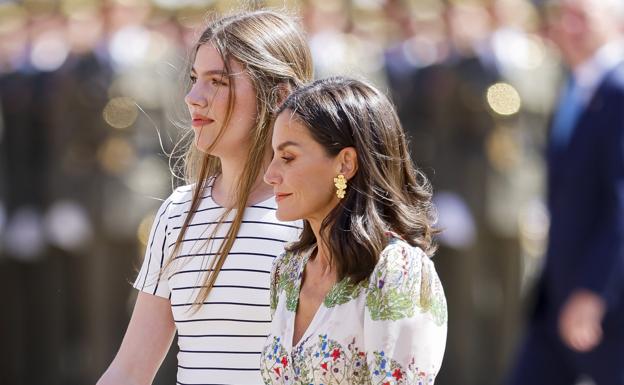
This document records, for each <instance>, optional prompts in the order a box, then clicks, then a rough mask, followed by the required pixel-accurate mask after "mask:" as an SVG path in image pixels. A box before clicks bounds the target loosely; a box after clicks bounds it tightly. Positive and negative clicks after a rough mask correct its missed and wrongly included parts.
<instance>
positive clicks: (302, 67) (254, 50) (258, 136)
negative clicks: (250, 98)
mask: <svg viewBox="0 0 624 385" xmlns="http://www.w3.org/2000/svg"><path fill="white" fill-rule="evenodd" d="M204 44H212V45H214V47H215V48H216V49H217V51H218V52H219V54H220V55H221V57H222V59H223V62H224V64H225V70H226V74H225V75H224V76H228V75H229V74H230V73H231V65H230V63H231V62H232V61H236V62H238V63H240V64H242V66H243V67H244V69H245V71H246V73H247V75H249V77H250V79H251V82H252V84H253V87H254V90H255V92H256V96H257V103H258V107H257V116H256V123H255V125H254V127H253V128H252V130H251V132H250V138H251V141H250V143H252V145H251V147H250V148H249V155H248V157H247V159H246V161H245V166H244V171H243V174H242V175H241V177H240V178H239V182H238V186H237V188H236V191H237V195H236V204H235V205H234V207H231V208H227V209H226V210H225V212H224V214H223V215H222V216H221V218H220V221H219V222H220V223H219V224H218V225H217V226H216V227H215V229H214V231H213V232H212V236H210V237H209V239H211V238H212V237H213V236H214V234H216V232H217V229H218V227H219V226H220V225H221V222H222V221H223V220H224V218H226V217H227V216H228V215H229V214H230V213H231V212H232V211H233V210H236V212H235V217H234V219H233V220H232V223H231V225H230V227H229V228H228V230H227V234H226V235H225V239H224V241H223V242H222V243H221V245H220V247H219V249H218V251H217V253H216V256H215V257H214V258H212V260H211V262H210V266H209V273H208V274H207V276H206V279H205V281H204V282H203V284H202V289H201V290H200V291H199V293H198V295H197V297H196V298H195V301H194V306H195V309H197V306H198V305H201V304H202V303H203V302H204V301H205V299H206V298H207V297H208V295H209V293H210V291H211V290H212V287H213V285H214V282H215V280H216V279H217V276H218V274H219V272H220V270H221V268H222V266H223V264H224V263H225V260H226V258H227V256H228V254H229V252H230V251H231V249H232V246H233V245H234V241H235V240H236V235H237V234H238V231H239V229H240V226H241V223H242V219H243V215H244V213H245V208H246V206H247V203H248V202H247V201H248V199H249V195H250V193H251V191H252V189H253V187H254V183H255V181H256V180H257V178H258V175H260V174H261V173H262V172H264V169H265V168H266V166H267V161H266V159H267V153H268V152H269V151H270V141H271V134H272V127H273V122H274V120H275V112H276V110H277V109H278V107H279V104H280V102H281V101H282V100H283V99H284V97H285V95H286V94H287V93H289V92H290V91H292V90H294V89H296V88H298V87H301V86H302V85H303V84H305V83H306V82H309V81H310V80H311V79H312V74H313V67H312V57H311V54H310V50H309V47H308V45H307V42H306V39H305V36H304V34H303V33H302V31H301V29H300V27H299V25H298V23H297V22H296V21H295V20H294V18H292V17H290V16H288V15H286V14H284V13H280V12H276V11H270V10H259V11H245V12H237V13H235V14H233V15H229V16H225V17H221V18H219V19H216V20H214V21H212V22H210V23H209V24H208V26H207V27H206V29H205V30H204V31H203V33H202V34H201V36H200V37H199V40H198V42H197V44H196V45H195V48H194V50H193V55H192V57H191V60H190V63H189V68H188V72H190V67H191V66H192V63H193V62H194V61H195V56H196V54H197V50H198V49H199V47H200V46H202V45H204ZM234 81H235V79H234V78H233V77H230V82H229V90H230V100H229V102H228V109H227V115H226V119H225V124H224V125H223V127H222V129H221V131H220V132H219V133H218V134H217V138H216V139H215V141H214V143H213V144H212V146H211V148H212V147H213V146H214V145H216V143H217V142H218V140H219V138H220V137H221V136H222V135H223V132H224V131H225V130H227V129H228V124H229V121H230V118H231V114H232V110H233V107H234V104H235V103H236V95H235V92H234ZM186 146H187V149H186V151H185V153H186V154H185V155H184V156H183V158H182V159H183V161H184V164H183V167H182V168H183V170H184V176H183V179H184V180H185V182H186V183H189V184H193V183H194V187H193V195H192V201H191V207H190V209H189V214H188V215H187V216H186V218H185V219H184V223H183V225H182V228H181V230H180V233H179V235H178V237H177V240H176V242H175V246H174V249H173V252H172V254H171V257H170V259H169V261H168V262H167V264H166V265H165V267H164V269H167V268H169V267H170V266H171V263H172V261H173V260H174V259H175V256H176V255H178V253H179V252H180V249H181V246H182V241H183V240H184V236H185V234H186V231H187V229H188V227H189V224H190V223H191V220H192V219H193V216H194V213H195V211H196V210H197V208H198V207H199V204H200V203H201V200H202V199H201V198H202V191H203V190H204V188H205V187H206V183H207V181H209V180H210V179H211V178H212V177H215V176H218V175H219V174H220V173H221V164H220V161H219V159H218V158H217V157H215V156H212V155H210V154H209V152H210V149H211V148H210V149H208V150H207V151H206V152H202V151H199V150H198V149H197V148H196V147H195V145H194V144H193V142H192V141H191V142H189V143H187V144H186ZM209 242H210V241H209Z"/></svg>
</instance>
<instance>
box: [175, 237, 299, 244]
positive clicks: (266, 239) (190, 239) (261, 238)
mask: <svg viewBox="0 0 624 385" xmlns="http://www.w3.org/2000/svg"><path fill="white" fill-rule="evenodd" d="M213 239H214V240H217V239H227V237H212V238H209V237H204V238H186V239H183V240H182V242H191V241H208V240H213ZM236 239H237V240H238V239H256V240H260V241H272V242H281V243H286V242H288V241H285V240H283V239H277V238H268V237H251V236H246V235H245V236H237V237H236ZM174 245H175V242H174V243H171V244H170V245H169V247H171V246H174Z"/></svg>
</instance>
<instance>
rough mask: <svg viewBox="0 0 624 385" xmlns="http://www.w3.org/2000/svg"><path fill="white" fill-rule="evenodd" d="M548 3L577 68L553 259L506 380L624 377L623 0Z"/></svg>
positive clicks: (562, 116)
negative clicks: (623, 363)
mask: <svg viewBox="0 0 624 385" xmlns="http://www.w3.org/2000/svg"><path fill="white" fill-rule="evenodd" d="M546 6H547V8H546V9H547V11H548V13H547V22H548V33H549V34H550V36H551V38H552V40H553V41H554V43H555V44H556V45H557V46H558V48H559V49H560V51H561V55H562V59H563V60H564V62H565V64H566V65H567V67H568V68H569V76H568V79H567V81H566V82H565V84H564V87H563V89H562V92H561V95H560V99H559V103H558V106H557V107H556V110H555V114H554V117H553V119H552V124H551V129H550V133H549V144H548V154H547V163H548V181H547V183H548V208H549V211H550V215H551V225H550V232H549V239H548V248H547V254H546V259H545V265H544V268H543V272H542V274H541V277H540V278H539V280H538V284H537V287H536V298H535V300H536V301H535V307H534V309H533V310H532V312H531V314H530V319H529V322H528V330H527V334H526V338H525V341H524V343H523V346H522V348H521V351H520V355H519V357H518V360H517V362H516V363H515V367H514V368H513V371H512V373H511V376H510V378H509V381H508V383H509V384H513V385H515V384H548V385H558V384H562V385H563V384H574V383H575V382H576V381H578V380H579V379H580V378H583V377H585V378H587V377H589V378H590V379H591V380H593V381H594V382H595V383H596V384H597V385H603V384H624V365H622V357H624V328H622V325H624V295H623V294H624V279H623V278H624V257H623V256H624V247H623V246H624V108H623V106H624V64H623V63H624V45H623V43H622V40H621V39H622V36H621V30H622V28H621V27H622V20H624V17H623V16H624V2H622V1H621V0H558V1H549V2H547V3H546Z"/></svg>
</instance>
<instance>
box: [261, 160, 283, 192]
mask: <svg viewBox="0 0 624 385" xmlns="http://www.w3.org/2000/svg"><path fill="white" fill-rule="evenodd" d="M263 179H264V183H266V184H269V185H271V186H274V187H275V186H276V185H278V184H280V183H281V182H282V178H281V176H280V174H279V172H278V170H277V166H276V165H275V158H273V159H272V160H271V163H269V167H268V168H267V170H266V172H265V173H264V178H263Z"/></svg>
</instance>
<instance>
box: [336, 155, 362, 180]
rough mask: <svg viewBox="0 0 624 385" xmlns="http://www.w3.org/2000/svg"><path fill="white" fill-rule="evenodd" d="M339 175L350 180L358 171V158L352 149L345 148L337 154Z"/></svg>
mask: <svg viewBox="0 0 624 385" xmlns="http://www.w3.org/2000/svg"><path fill="white" fill-rule="evenodd" d="M337 160H338V162H339V169H340V171H339V173H340V174H343V175H344V176H345V178H347V179H351V178H353V176H354V175H355V173H356V172H357V169H358V157H357V152H356V151H355V148H354V147H345V148H343V149H342V150H340V152H339V153H338V156H337Z"/></svg>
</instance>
